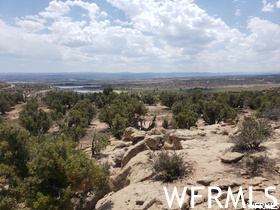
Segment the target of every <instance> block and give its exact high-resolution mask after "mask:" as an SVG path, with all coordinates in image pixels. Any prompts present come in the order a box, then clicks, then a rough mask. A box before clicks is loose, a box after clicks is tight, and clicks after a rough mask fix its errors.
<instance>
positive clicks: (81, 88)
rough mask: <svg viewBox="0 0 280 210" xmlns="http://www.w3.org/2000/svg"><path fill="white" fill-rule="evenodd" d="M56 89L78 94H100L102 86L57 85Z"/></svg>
mask: <svg viewBox="0 0 280 210" xmlns="http://www.w3.org/2000/svg"><path fill="white" fill-rule="evenodd" d="M54 87H57V88H60V89H69V90H73V91H75V92H77V93H96V92H99V91H100V89H99V88H101V86H96V85H57V86H54Z"/></svg>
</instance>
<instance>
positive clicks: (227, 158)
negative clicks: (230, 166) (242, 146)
mask: <svg viewBox="0 0 280 210" xmlns="http://www.w3.org/2000/svg"><path fill="white" fill-rule="evenodd" d="M243 157H244V154H242V153H239V152H227V153H226V154H225V155H223V156H222V157H221V161H222V162H223V163H236V162H238V161H239V160H241V159H242V158H243Z"/></svg>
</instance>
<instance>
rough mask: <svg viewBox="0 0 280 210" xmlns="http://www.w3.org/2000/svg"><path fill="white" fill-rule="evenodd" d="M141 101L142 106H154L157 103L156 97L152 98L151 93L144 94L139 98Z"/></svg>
mask: <svg viewBox="0 0 280 210" xmlns="http://www.w3.org/2000/svg"><path fill="white" fill-rule="evenodd" d="M141 101H143V103H144V104H149V105H153V104H156V103H157V102H158V100H157V98H156V96H154V95H153V94H151V93H145V94H143V95H142V96H141Z"/></svg>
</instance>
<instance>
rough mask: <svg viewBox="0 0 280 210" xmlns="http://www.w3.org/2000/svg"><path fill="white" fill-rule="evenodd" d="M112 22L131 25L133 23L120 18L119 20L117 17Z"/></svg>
mask: <svg viewBox="0 0 280 210" xmlns="http://www.w3.org/2000/svg"><path fill="white" fill-rule="evenodd" d="M114 22H115V23H118V24H120V25H121V26H131V25H133V23H132V22H127V21H121V20H119V19H117V20H114Z"/></svg>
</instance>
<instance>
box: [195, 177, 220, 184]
mask: <svg viewBox="0 0 280 210" xmlns="http://www.w3.org/2000/svg"><path fill="white" fill-rule="evenodd" d="M216 180H217V179H215V178H213V177H202V178H201V179H199V180H197V183H198V184H202V185H204V186H209V185H210V184H211V183H212V182H215V181H216Z"/></svg>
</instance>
